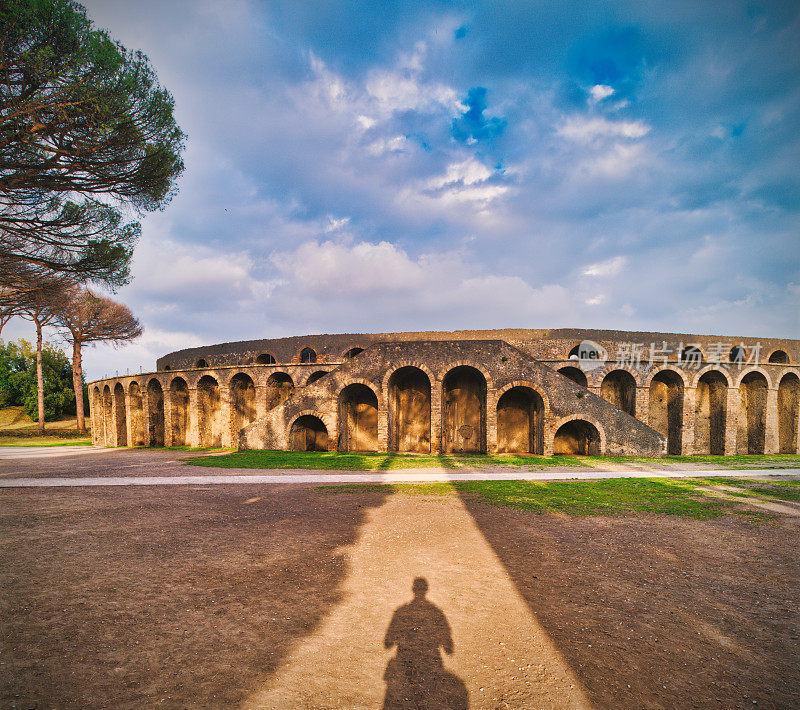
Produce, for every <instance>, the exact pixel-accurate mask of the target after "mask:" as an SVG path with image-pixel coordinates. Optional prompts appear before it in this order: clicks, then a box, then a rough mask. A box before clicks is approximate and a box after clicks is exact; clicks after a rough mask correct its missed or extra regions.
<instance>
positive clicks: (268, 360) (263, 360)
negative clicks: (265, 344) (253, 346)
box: [256, 353, 275, 365]
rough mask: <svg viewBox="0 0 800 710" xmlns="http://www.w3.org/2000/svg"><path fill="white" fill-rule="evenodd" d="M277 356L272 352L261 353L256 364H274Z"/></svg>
mask: <svg viewBox="0 0 800 710" xmlns="http://www.w3.org/2000/svg"><path fill="white" fill-rule="evenodd" d="M274 364H275V357H274V356H273V355H272V354H271V353H261V355H259V356H258V357H257V358H256V365H274Z"/></svg>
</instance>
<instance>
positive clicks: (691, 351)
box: [678, 345, 703, 367]
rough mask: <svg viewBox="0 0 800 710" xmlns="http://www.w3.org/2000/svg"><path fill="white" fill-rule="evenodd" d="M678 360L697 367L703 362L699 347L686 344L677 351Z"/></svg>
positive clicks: (688, 365)
mask: <svg viewBox="0 0 800 710" xmlns="http://www.w3.org/2000/svg"><path fill="white" fill-rule="evenodd" d="M678 362H679V363H681V364H683V365H685V366H687V367H699V366H700V364H701V363H702V362H703V353H702V351H701V350H700V348H698V347H695V346H694V345H688V346H687V347H685V348H684V349H683V350H681V351H680V352H679V353H678Z"/></svg>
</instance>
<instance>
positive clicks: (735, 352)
mask: <svg viewBox="0 0 800 710" xmlns="http://www.w3.org/2000/svg"><path fill="white" fill-rule="evenodd" d="M746 356H747V353H746V352H745V350H744V348H743V347H742V346H741V345H734V346H733V347H732V348H731V351H730V352H729V353H728V361H729V362H732V363H733V364H734V365H741V364H742V363H743V362H744V359H745V357H746Z"/></svg>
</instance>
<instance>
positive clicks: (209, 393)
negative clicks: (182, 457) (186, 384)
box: [197, 375, 222, 448]
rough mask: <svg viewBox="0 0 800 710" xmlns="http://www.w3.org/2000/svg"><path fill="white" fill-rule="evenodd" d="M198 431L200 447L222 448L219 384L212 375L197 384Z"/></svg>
mask: <svg viewBox="0 0 800 710" xmlns="http://www.w3.org/2000/svg"><path fill="white" fill-rule="evenodd" d="M197 429H198V444H199V445H200V446H212V447H215V448H216V447H220V446H222V409H221V407H220V392H219V383H218V382H217V381H216V380H215V379H214V378H213V377H211V376H210V375H204V376H203V377H201V378H200V381H199V382H198V383H197Z"/></svg>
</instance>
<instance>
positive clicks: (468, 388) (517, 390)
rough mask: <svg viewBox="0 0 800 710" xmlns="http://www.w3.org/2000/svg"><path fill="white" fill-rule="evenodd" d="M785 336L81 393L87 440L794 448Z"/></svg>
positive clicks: (522, 339) (493, 354) (422, 361)
mask: <svg viewBox="0 0 800 710" xmlns="http://www.w3.org/2000/svg"><path fill="white" fill-rule="evenodd" d="M799 357H800V341H797V340H781V339H764V338H761V339H756V338H739V337H735V338H734V337H723V336H706V335H690V334H672V333H644V332H624V331H602V330H579V329H558V330H488V331H455V332H420V333H382V334H370V335H352V334H339V335H313V336H302V337H290V338H279V339H273V340H252V341H245V342H236V343H223V344H218V345H209V346H207V347H197V348H189V349H186V350H179V351H176V352H173V353H170V354H168V355H165V356H164V357H162V358H160V359H159V360H158V362H157V363H156V372H153V373H148V374H136V375H125V376H119V377H113V378H107V379H102V380H97V381H95V382H92V383H90V385H89V391H90V402H91V418H92V436H93V441H94V444H95V445H97V446H155V447H159V446H191V447H233V448H238V449H284V450H302V451H342V452H368V451H376V452H411V453H434V454H452V453H491V454H503V453H514V454H528V453H529V454H545V455H550V454H573V455H581V454H602V455H634V456H662V455H665V454H670V455H673V454H737V453H738V454H748V453H749V454H761V453H768V454H774V453H797V452H798V428H799V427H798V410H799V409H800V368H798V358H799Z"/></svg>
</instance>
